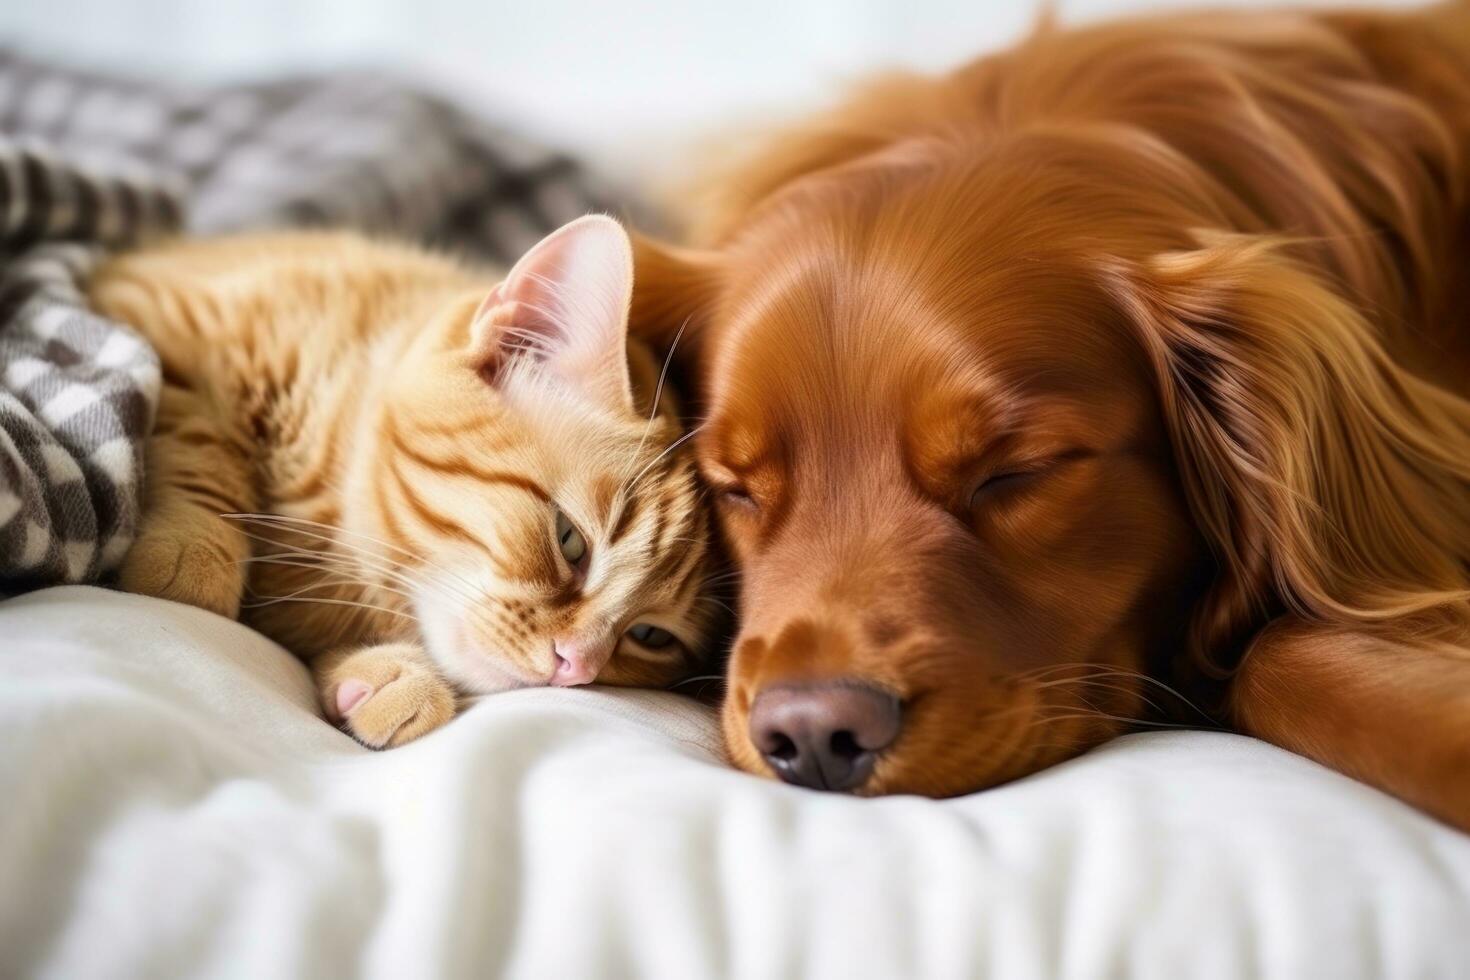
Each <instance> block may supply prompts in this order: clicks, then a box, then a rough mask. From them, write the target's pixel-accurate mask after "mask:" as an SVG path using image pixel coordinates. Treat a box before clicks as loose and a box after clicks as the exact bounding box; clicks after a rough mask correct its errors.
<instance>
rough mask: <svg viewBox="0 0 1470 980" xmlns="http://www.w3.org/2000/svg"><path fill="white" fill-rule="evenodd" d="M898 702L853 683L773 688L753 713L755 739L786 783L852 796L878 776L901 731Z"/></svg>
mask: <svg viewBox="0 0 1470 980" xmlns="http://www.w3.org/2000/svg"><path fill="white" fill-rule="evenodd" d="M902 720H903V719H902V712H901V710H900V708H899V703H898V699H897V698H896V697H894V696H893V695H891V694H888V693H885V692H883V691H880V690H878V689H877V688H873V687H869V686H868V685H866V684H860V683H857V682H852V681H840V680H839V681H830V682H827V683H823V684H812V685H802V686H790V687H774V688H768V689H767V690H765V691H762V692H761V693H760V694H759V695H757V696H756V699H755V703H754V704H753V705H751V708H750V738H751V741H752V742H754V743H755V747H756V749H757V750H758V751H759V752H760V754H761V755H762V756H763V757H764V758H765V760H766V764H767V765H769V766H770V767H771V770H772V771H773V772H775V774H776V775H777V776H779V777H781V779H783V780H785V781H786V782H788V783H795V784H796V785H798V786H808V787H810V788H812V789H830V790H839V791H840V790H849V789H856V788H857V787H859V786H861V785H862V784H863V783H864V782H865V781H866V780H867V778H868V776H870V775H871V774H872V772H873V762H874V760H875V759H876V758H877V756H878V753H879V752H881V751H882V750H883V749H885V748H887V747H888V746H890V745H892V744H893V740H894V739H896V738H897V737H898V731H899V728H900V727H901V725H902Z"/></svg>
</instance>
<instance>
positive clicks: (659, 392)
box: [622, 316, 692, 477]
mask: <svg viewBox="0 0 1470 980" xmlns="http://www.w3.org/2000/svg"><path fill="white" fill-rule="evenodd" d="M691 319H692V317H687V316H686V317H685V318H684V322H683V323H681V324H679V331H678V332H677V333H676V334H674V342H673V343H672V344H670V345H669V352H668V353H667V354H665V355H664V365H663V367H662V368H660V369H659V372H658V384H657V385H655V386H654V389H653V408H652V409H651V410H650V411H649V413H648V421H647V422H645V423H644V424H643V435H642V436H641V437H640V438H639V439H638V446H637V448H636V449H634V450H633V455H632V456H630V457H629V461H628V465H627V466H626V467H625V468H624V470H623V473H622V475H623V476H624V477H626V476H627V475H628V472H629V471H630V470H632V469H633V467H634V466H636V465H637V463H638V457H639V456H642V455H643V447H644V446H645V445H646V444H647V443H648V433H649V432H650V431H652V429H653V420H654V419H656V418H658V403H659V400H660V399H662V398H663V395H664V380H665V379H666V378H667V377H668V374H669V365H671V364H673V363H674V351H675V350H677V349H678V347H679V340H680V338H682V337H683V336H684V330H685V329H686V328H687V327H688V326H689V321H690V320H691Z"/></svg>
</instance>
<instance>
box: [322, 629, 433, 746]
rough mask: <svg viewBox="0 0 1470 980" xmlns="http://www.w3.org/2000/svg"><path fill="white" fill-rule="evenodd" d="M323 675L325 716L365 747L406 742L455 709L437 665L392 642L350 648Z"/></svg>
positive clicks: (426, 731) (425, 731) (395, 744)
mask: <svg viewBox="0 0 1470 980" xmlns="http://www.w3.org/2000/svg"><path fill="white" fill-rule="evenodd" d="M325 681H326V683H324V684H323V685H322V707H323V708H324V709H326V713H327V717H328V718H330V719H332V720H333V721H335V722H338V723H339V724H341V725H342V726H343V727H344V728H345V729H346V730H347V731H348V733H349V734H351V735H352V737H353V738H355V739H357V740H358V741H359V742H361V743H362V744H364V745H366V746H368V747H369V748H374V749H383V748H393V747H396V746H399V745H403V744H404V743H405V742H411V741H413V740H414V739H416V738H419V737H421V736H423V735H426V734H428V733H429V732H431V731H433V730H434V729H436V728H438V727H439V726H440V725H443V724H444V723H446V722H448V721H449V720H450V719H451V718H453V717H454V715H455V712H456V710H457V709H458V702H457V698H456V696H455V693H454V689H453V688H451V687H450V686H449V683H448V682H447V681H445V680H444V678H443V677H441V676H439V673H438V672H437V671H435V670H434V669H433V668H432V667H429V666H427V665H425V664H423V663H421V662H420V661H419V660H418V659H417V658H413V657H408V656H403V655H402V654H401V653H400V652H398V651H396V650H395V648H393V647H373V648H370V649H367V650H363V651H360V652H358V653H355V654H352V655H351V656H349V657H347V658H346V659H345V660H343V661H342V662H341V663H339V664H337V665H336V666H335V667H333V668H332V670H331V671H330V672H329V675H328V676H327V678H325Z"/></svg>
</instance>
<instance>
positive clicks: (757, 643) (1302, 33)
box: [634, 2, 1470, 828]
mask: <svg viewBox="0 0 1470 980" xmlns="http://www.w3.org/2000/svg"><path fill="white" fill-rule="evenodd" d="M716 188H717V190H718V193H717V194H716V195H714V196H713V197H712V199H711V201H710V202H709V204H708V206H707V207H706V208H705V209H704V211H703V214H702V218H701V220H700V222H699V230H698V232H697V234H696V236H695V239H696V240H695V247H690V248H685V249H671V248H667V247H663V246H658V245H656V244H655V243H652V242H645V243H643V244H642V247H641V249H640V252H639V256H638V263H639V266H638V276H639V279H638V283H639V285H638V289H637V293H636V296H635V308H634V325H635V326H634V329H636V330H641V331H642V332H643V333H644V334H645V335H647V336H650V337H653V338H655V339H658V340H661V341H662V342H664V343H665V344H667V343H669V342H670V341H671V340H672V337H673V335H674V333H675V332H676V331H677V330H679V329H680V328H682V327H683V326H684V325H685V324H686V323H687V324H688V329H687V334H688V335H687V336H686V337H685V338H684V340H683V341H682V343H681V344H680V355H681V357H682V358H683V364H684V365H685V368H686V369H687V370H688V371H689V372H690V373H691V375H692V376H693V380H694V382H695V387H696V390H697V392H698V396H699V400H700V403H701V405H702V406H703V411H704V413H705V415H706V416H707V418H706V423H705V428H704V429H703V431H702V433H701V435H700V442H699V454H700V457H701V460H702V465H703V467H704V470H705V473H706V475H707V476H708V477H709V479H710V480H712V481H713V482H714V483H715V484H717V485H718V486H720V487H722V488H724V489H725V490H727V491H728V492H727V493H726V495H725V501H724V503H723V504H722V507H723V521H724V525H725V529H726V533H727V536H728V538H729V539H730V543H731V545H732V548H733V550H734V552H735V554H736V555H737V556H738V558H739V559H740V562H741V564H742V567H743V568H744V571H745V575H746V589H745V598H744V607H743V609H742V619H743V627H742V632H741V635H740V637H739V638H738V639H737V643H736V647H735V653H734V657H733V661H732V667H731V672H732V673H731V685H730V694H729V697H728V700H727V704H726V707H725V719H726V734H727V738H728V740H729V744H730V751H731V755H732V758H733V759H734V760H735V761H736V762H737V763H738V764H740V765H742V766H745V767H747V768H750V769H752V770H756V771H762V770H763V768H764V767H763V763H762V762H761V759H760V757H759V755H758V754H757V753H756V752H755V751H754V749H753V748H752V746H751V744H750V741H749V738H748V736H747V734H746V732H745V724H746V715H747V712H748V710H749V705H750V702H751V699H752V698H753V697H754V696H755V695H756V694H757V693H759V691H760V690H762V689H764V688H767V687H770V686H771V685H773V684H779V683H786V682H789V681H790V680H792V679H793V678H799V679H811V678H824V677H833V678H837V677H840V678H855V679H859V680H863V681H865V682H869V683H873V684H877V685H879V686H881V687H885V688H887V689H889V690H892V691H893V692H894V693H896V694H898V695H899V696H900V697H902V698H903V699H904V702H905V728H904V733H903V735H902V736H901V737H900V738H899V740H898V742H897V743H896V744H895V745H894V746H893V748H892V749H890V750H889V751H888V752H886V753H885V754H884V757H883V758H882V759H880V760H879V763H878V765H877V767H876V770H875V773H874V776H873V778H872V779H871V780H870V781H869V782H868V783H867V784H866V785H864V786H863V787H862V788H861V789H860V791H861V792H887V791H899V790H906V791H918V792H925V793H932V794H948V793H955V792H961V791H967V790H971V789H975V788H979V787H981V786H984V785H989V784H991V783H994V782H997V781H1000V780H1002V779H1007V778H1012V777H1014V776H1016V775H1019V774H1022V773H1025V772H1028V771H1031V770H1034V769H1036V768H1038V767H1040V766H1043V765H1047V764H1050V763H1052V762H1055V761H1058V760H1059V759H1062V758H1065V757H1067V756H1069V755H1072V754H1075V753H1076V752H1079V751H1082V750H1084V749H1085V748H1087V747H1089V746H1091V745H1093V744H1096V743H1097V742H1098V741H1100V740H1102V739H1105V738H1107V737H1109V736H1111V735H1113V734H1116V733H1117V732H1119V731H1122V730H1125V729H1126V728H1127V727H1128V723H1129V720H1130V719H1133V718H1135V717H1138V716H1140V715H1141V714H1142V713H1143V712H1144V711H1145V709H1146V708H1147V707H1148V705H1149V702H1151V701H1152V702H1161V701H1162V702H1166V703H1163V704H1160V707H1162V708H1164V709H1166V710H1165V711H1164V712H1163V713H1164V714H1165V715H1168V714H1171V713H1173V712H1171V711H1170V710H1168V709H1170V708H1172V707H1173V706H1174V705H1176V704H1179V703H1182V700H1183V698H1182V696H1181V695H1180V692H1179V691H1178V686H1179V685H1186V684H1187V685H1188V688H1187V690H1186V691H1185V692H1184V694H1187V695H1190V696H1191V697H1190V700H1191V701H1192V702H1193V703H1194V704H1193V707H1191V708H1189V709H1184V716H1185V718H1186V720H1189V719H1190V718H1191V717H1192V718H1194V719H1197V718H1198V715H1194V714H1192V712H1193V711H1194V708H1197V707H1203V709H1204V710H1205V711H1207V712H1210V713H1214V714H1215V715H1216V717H1217V718H1218V720H1220V721H1221V722H1222V723H1225V724H1228V725H1231V726H1234V727H1236V728H1238V729H1239V730H1242V731H1245V732H1248V733H1251V734H1255V735H1258V736H1260V737H1262V738H1265V739H1267V740H1270V741H1273V742H1275V743H1277V744H1280V745H1282V746H1285V747H1287V748H1290V749H1293V750H1295V751H1299V752H1302V753H1304V754H1307V755H1309V756H1312V757H1314V758H1316V759H1319V760H1321V761H1323V762H1326V763H1327V764H1329V765H1333V766H1336V767H1338V768H1340V769H1342V770H1343V771H1346V772H1348V773H1350V774H1353V775H1356V776H1358V777H1360V778H1363V779H1366V780H1368V781H1370V782H1374V783H1376V784H1378V785H1380V786H1382V787H1384V788H1386V789H1388V790H1390V791H1392V792H1394V793H1397V794H1399V795H1401V796H1402V797H1404V798H1405V799H1407V800H1409V801H1410V802H1412V803H1414V804H1416V805H1418V806H1420V807H1423V808H1425V809H1427V810H1429V811H1430V812H1432V813H1435V814H1437V815H1438V816H1440V817H1442V818H1445V819H1447V820H1450V821H1452V822H1454V823H1457V824H1458V825H1460V826H1462V827H1466V828H1470V778H1466V777H1467V775H1470V401H1467V400H1466V394H1467V390H1470V211H1467V202H1470V3H1464V2H1460V3H1451V4H1447V5H1443V6H1439V7H1435V8H1430V9H1427V10H1424V11H1419V12H1414V13H1409V14H1394V15H1389V14H1381V15H1380V14H1368V13H1354V14H1335V15H1297V14H1280V15H1261V14H1249V15H1209V16H1206V15H1201V16H1194V17H1184V18H1178V17H1175V18H1166V19H1158V20H1150V21H1142V22H1127V23H1120V24H1113V25H1105V26H1101V27H1094V28H1089V29H1083V30H1077V31H1058V30H1054V29H1051V28H1043V29H1042V30H1041V31H1039V32H1038V33H1037V34H1036V35H1035V36H1033V37H1032V38H1030V39H1029V40H1028V41H1026V42H1025V43H1023V44H1021V45H1020V46H1018V47H1017V48H1015V49H1013V50H1011V51H1008V52H1006V53H1003V54H1000V55H996V56H993V57H989V58H985V59H983V60H981V61H978V62H976V63H974V64H972V65H970V66H968V67H965V68H963V69H961V70H959V71H957V72H955V73H953V74H950V75H948V76H944V77H941V78H937V79H930V78H917V77H901V78H894V79H889V80H887V81H884V82H882V83H880V84H878V85H876V86H874V87H873V88H872V89H871V90H869V91H867V92H865V93H863V94H861V95H859V96H858V97H857V98H856V99H855V100H854V101H853V102H852V103H851V104H849V105H847V106H846V107H844V108H842V109H839V110H837V111H835V112H833V113H829V114H827V115H825V116H823V117H822V118H820V119H818V120H815V121H814V122H813V123H812V124H810V125H809V126H807V127H804V128H802V129H801V130H800V131H797V132H794V133H790V134H787V135H785V136H783V137H782V138H780V139H779V140H777V141H776V142H775V143H774V145H773V147H772V148H771V149H769V150H768V151H767V152H765V153H764V154H763V155H761V156H759V157H758V158H756V159H755V160H754V161H752V162H749V163H747V164H745V165H743V166H742V167H741V168H739V169H737V170H736V171H735V172H734V173H732V174H730V175H727V176H725V177H724V178H722V180H721V181H719V182H718V183H717V184H716ZM997 476H1000V477H1004V478H1005V479H1001V480H999V481H998V482H993V481H994V479H995V478H996V477H997ZM977 486H978V487H980V490H979V491H974V489H973V488H975V487H977ZM997 488H998V489H997ZM972 491H973V495H972ZM1069 665H1077V666H1075V667H1074V666H1069ZM1211 682H1213V683H1215V684H1216V685H1217V686H1215V687H1213V688H1212V686H1211ZM1165 683H1167V684H1169V685H1170V687H1169V689H1168V690H1165V689H1164V688H1163V684H1165ZM1216 695H1218V697H1216Z"/></svg>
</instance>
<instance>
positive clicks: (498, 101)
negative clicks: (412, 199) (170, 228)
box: [0, 0, 1414, 178]
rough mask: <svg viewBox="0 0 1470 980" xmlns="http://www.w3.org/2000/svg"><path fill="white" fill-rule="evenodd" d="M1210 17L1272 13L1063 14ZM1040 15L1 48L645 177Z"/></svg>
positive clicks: (1120, 6)
mask: <svg viewBox="0 0 1470 980" xmlns="http://www.w3.org/2000/svg"><path fill="white" fill-rule="evenodd" d="M1343 2H1347V0H1338V2H1336V3H1332V2H1331V0H1327V3H1323V4H1318V5H1331V6H1341V5H1342V4H1343ZM1388 2H1389V3H1390V4H1392V5H1395V6H1413V5H1414V4H1413V3H1410V2H1406V0H1398V2H1397V3H1394V2H1393V0H1388ZM1200 3H1205V4H1208V5H1210V6H1214V7H1225V6H1233V7H1251V6H1263V5H1264V4H1263V3H1262V2H1260V0H1196V2H1195V3H1193V4H1190V3H1188V2H1187V0H1060V2H1059V3H1058V4H1057V6H1058V9H1059V11H1060V14H1061V17H1062V20H1063V21H1064V22H1076V21H1084V20H1092V19H1096V18H1098V17H1100V16H1107V15H1116V14H1121V13H1129V12H1135V11H1142V10H1154V9H1162V8H1170V7H1174V8H1177V7H1183V6H1191V5H1193V6H1198V5H1199V4H1200ZM1298 5H1300V4H1298ZM1037 9H1038V4H1037V3H1036V2H1034V0H784V2H783V0H745V2H739V3H730V2H718V0H684V2H682V3H679V2H668V0H665V2H662V3H656V2H651V0H618V2H605V3H597V2H588V0H580V2H579V0H520V2H505V0H482V2H473V0H335V2H334V0H0V43H9V44H13V45H18V46H19V47H21V48H22V49H23V50H26V51H28V52H31V53H33V54H40V55H47V56H52V57H59V58H62V59H65V60H67V61H70V62H73V63H82V64H88V65H92V66H96V67H99V68H106V69H109V70H123V71H128V72H133V73H138V74H145V75H147V74H152V75H159V74H162V75H168V76H172V77H176V78H181V79H201V80H217V79H227V78H239V77H255V76H259V75H261V74H271V73H278V72H281V71H287V70H302V69H306V70H322V69H328V68H334V67H340V66H343V65H351V66H358V67H361V66H381V67H384V68H386V69H391V70H393V71H395V72H397V73H399V74H404V75H407V76H410V77H413V78H417V79H420V80H423V81H428V82H431V83H433V84H434V85H435V86H436V87H439V88H442V89H445V90H447V91H449V92H452V93H454V94H455V95H457V96H458V97H459V98H461V99H468V100H470V101H471V102H475V103H479V104H481V105H483V106H486V107H489V108H490V109H492V110H493V112H494V114H495V115H497V116H498V117H500V118H502V119H506V120H508V121H512V122H515V123H516V124H518V125H520V126H522V127H524V128H527V129H529V130H530V131H531V132H534V133H537V134H540V135H542V136H549V137H551V138H552V139H554V140H555V141H556V142H558V143H559V144H561V145H565V146H569V147H572V148H574V149H579V150H582V151H584V152H588V153H590V154H591V155H593V156H594V157H595V158H596V159H599V160H601V161H602V162H603V163H604V165H605V166H608V167H610V168H611V169H613V170H614V171H617V172H621V173H623V174H631V173H639V174H642V175H643V176H644V177H645V178H646V177H647V176H648V175H649V174H655V173H658V172H660V171H661V170H662V168H664V167H665V166H667V165H668V159H667V157H668V156H669V155H671V154H675V155H676V154H677V153H678V148H679V147H680V146H683V145H685V144H686V143H687V141H688V139H689V137H691V136H693V135H695V134H698V133H700V132H705V131H708V130H710V129H711V128H712V126H714V125H715V124H718V123H729V122H731V121H742V122H743V121H749V120H750V119H752V118H764V117H766V116H768V115H770V114H773V113H779V114H786V113H790V112H793V111H796V110H800V109H804V108H808V107H810V106H813V105H816V104H820V103H821V102H822V101H823V100H825V99H828V98H830V97H831V94H832V93H833V92H834V91H836V90H838V89H839V88H840V87H841V85H842V84H843V83H844V82H845V81H847V80H850V79H852V78H854V77H857V76H861V75H862V74H864V73H866V72H869V71H872V70H874V69H877V68H881V67H888V66H895V65H904V66H914V67H921V68H940V67H944V66H947V65H951V64H954V63H956V62H958V61H961V60H963V59H965V58H967V57H969V56H972V55H974V54H977V53H979V52H982V51H986V50H990V49H993V48H997V47H1002V46H1004V45H1006V44H1007V43H1009V42H1011V41H1013V40H1015V39H1016V38H1017V37H1018V36H1019V35H1020V34H1021V33H1023V32H1024V31H1025V30H1026V28H1027V27H1028V26H1029V25H1030V24H1031V23H1032V22H1033V20H1034V19H1035V17H1036V12H1037Z"/></svg>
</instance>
